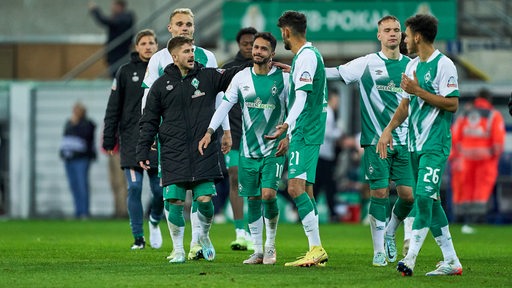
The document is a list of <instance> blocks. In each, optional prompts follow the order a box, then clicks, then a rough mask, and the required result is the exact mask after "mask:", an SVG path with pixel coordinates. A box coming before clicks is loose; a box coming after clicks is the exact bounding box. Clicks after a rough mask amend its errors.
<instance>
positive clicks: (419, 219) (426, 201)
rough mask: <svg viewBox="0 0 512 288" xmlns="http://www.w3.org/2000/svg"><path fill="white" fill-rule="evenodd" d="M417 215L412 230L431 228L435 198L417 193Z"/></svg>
mask: <svg viewBox="0 0 512 288" xmlns="http://www.w3.org/2000/svg"><path fill="white" fill-rule="evenodd" d="M414 201H416V216H415V217H414V223H413V224H412V230H420V229H423V228H430V225H431V224H432V206H433V205H434V199H432V198H430V197H428V196H421V195H416V199H415V200H414Z"/></svg>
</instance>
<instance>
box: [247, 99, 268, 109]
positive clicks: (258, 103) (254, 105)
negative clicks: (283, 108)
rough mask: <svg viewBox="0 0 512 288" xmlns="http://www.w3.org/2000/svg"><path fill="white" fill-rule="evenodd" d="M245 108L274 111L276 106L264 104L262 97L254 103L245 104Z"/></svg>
mask: <svg viewBox="0 0 512 288" xmlns="http://www.w3.org/2000/svg"><path fill="white" fill-rule="evenodd" d="M245 107H247V108H256V109H274V108H276V105H274V104H264V103H262V102H261V99H260V97H257V98H256V100H254V102H245Z"/></svg>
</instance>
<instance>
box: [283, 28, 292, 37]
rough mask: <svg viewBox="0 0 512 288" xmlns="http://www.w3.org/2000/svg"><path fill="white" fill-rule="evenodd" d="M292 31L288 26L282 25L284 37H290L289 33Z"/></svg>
mask: <svg viewBox="0 0 512 288" xmlns="http://www.w3.org/2000/svg"><path fill="white" fill-rule="evenodd" d="M291 33H292V31H291V30H290V27H284V28H283V36H284V37H285V38H290V34H291Z"/></svg>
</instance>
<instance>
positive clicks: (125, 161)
mask: <svg viewBox="0 0 512 288" xmlns="http://www.w3.org/2000/svg"><path fill="white" fill-rule="evenodd" d="M131 58H132V59H131V61H130V63H127V64H125V65H123V66H121V68H119V70H117V73H116V79H115V80H114V83H113V84H112V91H111V92H110V98H109V99H108V104H107V109H106V111H105V119H104V125H105V126H104V128H103V149H105V150H112V149H114V146H115V145H116V142H117V138H118V136H119V144H120V145H119V146H120V147H119V150H120V156H121V168H140V166H139V164H138V162H137V161H136V159H135V154H136V149H137V141H138V138H139V119H140V117H141V112H140V111H141V102H142V96H143V94H144V88H142V86H141V85H142V80H143V79H144V74H145V72H146V68H147V66H148V62H144V61H142V60H141V59H140V57H139V54H138V53H137V52H134V53H132V54H131ZM149 157H150V159H149V160H150V162H151V164H152V165H151V167H152V168H156V167H157V153H156V151H153V152H152V153H150V156H149Z"/></svg>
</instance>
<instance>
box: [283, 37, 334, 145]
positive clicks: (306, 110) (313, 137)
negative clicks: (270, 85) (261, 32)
mask: <svg viewBox="0 0 512 288" xmlns="http://www.w3.org/2000/svg"><path fill="white" fill-rule="evenodd" d="M296 90H302V91H305V92H306V93H307V99H306V103H305V104H304V107H303V108H302V110H301V112H300V115H299V116H298V117H297V120H296V121H295V124H294V125H292V126H290V127H289V129H290V131H291V133H290V135H291V138H290V141H293V139H294V138H297V139H300V138H304V141H305V143H306V144H307V145H320V144H322V143H323V142H324V134H325V120H326V118H327V79H326V78H325V66H324V59H323V58H322V55H321V54H320V52H319V51H318V49H316V47H313V46H312V45H311V43H310V42H307V43H306V44H304V46H302V47H301V48H300V49H299V51H298V52H297V54H296V55H295V57H293V61H292V68H291V74H290V95H289V97H288V111H290V108H291V107H292V106H293V103H294V102H295V93H296Z"/></svg>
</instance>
